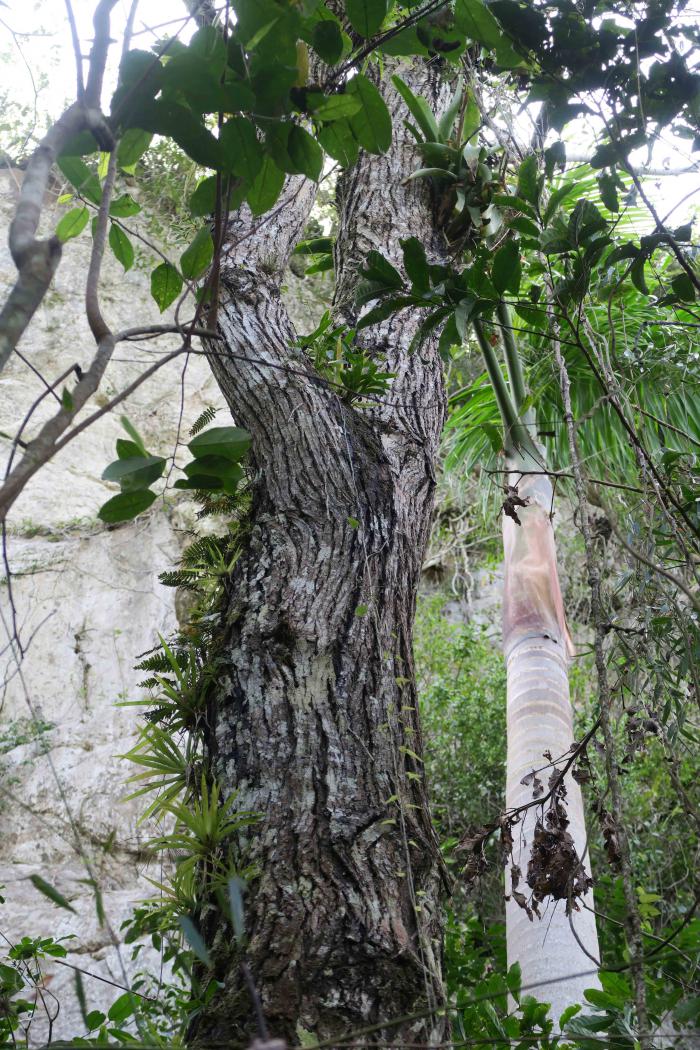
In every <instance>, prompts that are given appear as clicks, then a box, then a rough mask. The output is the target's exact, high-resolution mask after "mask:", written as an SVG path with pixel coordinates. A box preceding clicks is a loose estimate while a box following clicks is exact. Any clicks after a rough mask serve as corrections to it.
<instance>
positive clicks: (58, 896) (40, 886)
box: [29, 875, 78, 915]
mask: <svg viewBox="0 0 700 1050" xmlns="http://www.w3.org/2000/svg"><path fill="white" fill-rule="evenodd" d="M29 881H30V882H31V883H32V884H33V885H34V887H35V888H36V889H37V890H38V891H39V893H43V894H44V896H45V897H48V898H49V900H50V901H53V903H54V904H57V905H58V907H59V908H65V909H66V911H72V912H73V914H74V915H77V914H78V913H77V912H76V910H75V908H74V907H73V905H72V904H69V903H68V901H67V900H66V898H65V897H64V896H63V894H62V893H59V892H58V890H57V889H56V888H55V887H54V886H50V885H49V883H48V882H46V880H45V879H42V877H41V875H30V876H29Z"/></svg>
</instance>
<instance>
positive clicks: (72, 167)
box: [56, 157, 102, 204]
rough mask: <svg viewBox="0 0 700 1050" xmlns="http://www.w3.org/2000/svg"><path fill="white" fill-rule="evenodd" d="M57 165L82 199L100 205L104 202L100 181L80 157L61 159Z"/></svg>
mask: <svg viewBox="0 0 700 1050" xmlns="http://www.w3.org/2000/svg"><path fill="white" fill-rule="evenodd" d="M56 163H57V164H58V166H59V168H60V169H61V171H62V172H63V174H64V175H65V177H66V178H67V179H68V181H69V182H70V184H71V185H72V186H74V187H75V189H76V190H77V191H78V193H79V194H80V195H81V196H82V197H87V199H88V200H89V201H91V202H92V203H93V204H99V203H100V201H101V200H102V189H101V187H100V180H99V179H98V178H97V175H95V173H94V172H92V171H90V169H89V168H88V166H87V164H86V163H85V161H82V160H81V159H80V157H59V158H58V160H57V162H56Z"/></svg>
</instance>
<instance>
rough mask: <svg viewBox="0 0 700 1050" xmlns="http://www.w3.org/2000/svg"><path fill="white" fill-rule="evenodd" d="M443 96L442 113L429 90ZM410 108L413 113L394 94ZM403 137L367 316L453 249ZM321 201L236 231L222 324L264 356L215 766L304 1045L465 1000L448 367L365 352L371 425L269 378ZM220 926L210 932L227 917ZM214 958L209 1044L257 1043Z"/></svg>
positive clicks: (286, 1006)
mask: <svg viewBox="0 0 700 1050" xmlns="http://www.w3.org/2000/svg"><path fill="white" fill-rule="evenodd" d="M423 80H424V83H423V85H422V86H423V90H424V93H425V82H426V74H425V72H423ZM390 90H391V89H389V91H390ZM391 104H392V106H393V107H398V104H399V103H398V101H397V97H396V96H395V95H394V94H393V92H392V97H391ZM395 129H396V130H395V136H396V137H397V139H398V142H396V143H395V145H394V146H393V147H392V149H391V151H390V153H389V154H388V155H387V156H386V157H384V158H376V157H368V156H363V157H361V159H360V161H359V162H358V165H357V168H356V170H354V171H353V172H352V173H351V174H349V175H348V176H347V177H346V178H345V179H344V181H343V185H342V189H341V193H340V196H341V207H340V215H339V222H340V228H341V232H340V235H339V238H338V243H339V252H340V253H342V259H339V260H338V266H337V273H338V294H339V296H340V297H341V298H343V297H344V300H343V312H344V314H345V316H346V317H347V318H348V319H349V320H351V319H352V317H353V308H352V306H351V300H350V280H351V271H350V267H351V266H353V267H354V266H355V265H356V263H357V260H358V259H359V257H360V255H362V254H363V253H364V251H365V250H366V247H367V245H369V246H374V247H378V248H380V249H381V250H382V251H384V252H385V254H387V255H389V256H390V257H393V258H394V260H395V261H398V260H397V252H398V249H399V244H398V240H399V238H400V237H406V236H410V235H411V234H415V235H417V236H420V237H425V239H426V241H428V242H429V241H430V237H431V234H432V209H431V204H430V200H429V198H428V196H427V193H426V191H425V190H424V189H422V188H421V187H420V186H418V185H416V184H415V183H412V184H409V185H408V186H402V185H401V180H402V178H403V177H404V176H405V175H406V174H407V171H408V170H410V168H407V167H406V164H407V163H408V162H409V160H408V158H409V152H408V150H407V148H406V146H405V144H404V142H403V141H402V138H401V136H402V128H401V124H400V122H399V123H398V125H395ZM410 163H411V164H412V165H413V166H415V158H413V157H412V158H411V160H410ZM313 194H314V187H311V186H309V184H308V183H305V182H303V181H302V180H294V179H292V180H290V181H289V183H288V185H287V187H286V188H285V196H284V199H283V201H282V203H281V206H280V207H278V209H277V211H276V212H275V213H273V214H272V216H269V217H268V216H266V217H263V219H258V220H253V219H252V218H251V216H250V215H249V214H248V215H240V216H238V217H236V218H235V219H234V222H233V224H232V227H231V231H230V243H229V244H228V245H227V259H226V263H225V265H224V266H223V267H222V301H221V307H220V311H219V325H220V330H221V332H222V334H223V335H224V336H225V339H226V345H227V347H228V348H229V350H230V351H231V352H232V353H235V354H236V355H238V356H243V357H249V358H250V359H251V360H250V361H240V360H238V359H237V360H233V359H232V358H229V357H226V356H225V355H219V354H216V355H214V356H213V357H212V367H213V369H214V372H215V374H216V376H217V378H218V380H219V383H220V385H221V387H222V390H223V392H224V394H225V396H226V398H227V401H228V403H229V405H230V407H231V410H232V413H233V415H234V418H235V419H236V421H237V422H238V423H239V424H241V425H242V426H245V427H247V428H248V429H249V430H250V432H251V434H252V437H253V445H252V455H253V460H254V471H255V479H254V502H253V512H252V527H251V533H250V537H249V540H248V541H247V545H246V547H245V550H244V551H243V553H242V555H241V557H240V559H239V561H238V563H237V566H236V569H235V572H234V576H233V578H232V581H231V588H230V604H229V607H228V611H227V615H226V637H225V641H224V645H223V663H222V677H221V683H220V689H219V691H218V696H217V698H216V702H215V704H214V705H213V707H212V711H211V716H210V724H211V736H210V750H211V759H212V766H213V769H214V772H215V775H216V777H217V779H218V781H219V783H220V784H221V785H222V787H223V788H224V790H225V791H226V792H227V793H230V792H233V791H237V792H238V798H239V802H240V806H241V808H243V809H247V810H253V811H255V812H256V813H257V814H259V822H258V823H257V824H256V825H255V826H254V827H253V828H252V829H251V830H250V832H249V834H248V841H247V843H245V844H243V847H244V849H243V853H244V857H245V860H246V861H247V862H248V863H253V864H256V865H257V867H258V869H259V872H260V874H259V876H258V877H257V878H256V879H255V880H254V881H253V882H252V884H251V886H250V889H249V892H248V894H247V897H246V931H247V936H248V947H247V957H248V960H249V962H250V966H251V969H252V972H253V974H254V977H255V980H256V982H257V985H258V987H259V989H260V993H261V998H262V1005H263V1009H264V1012H265V1016H266V1018H267V1023H268V1026H269V1030H270V1033H271V1034H272V1035H274V1036H276V1037H284V1038H286V1039H288V1040H292V1041H295V1042H296V1041H298V1040H299V1037H300V1035H303V1033H305V1032H308V1033H311V1034H312V1035H313V1037H315V1038H317V1039H324V1038H329V1037H330V1038H333V1037H339V1036H340V1035H341V1034H342V1033H345V1032H350V1031H352V1029H353V1028H355V1027H358V1026H362V1025H366V1024H368V1023H370V1024H371V1023H374V1022H379V1021H382V1020H384V1019H386V1020H389V1019H391V1018H394V1017H398V1016H400V1015H402V1014H405V1013H408V1012H410V1011H415V1010H420V1009H421V1008H430V1007H433V1006H436V1005H439V1004H441V1003H442V1002H443V989H442V980H441V958H440V957H441V945H442V929H441V919H440V910H439V894H440V883H441V877H442V876H441V869H440V865H439V859H438V853H437V849H436V842H435V838H434V833H433V830H432V826H431V822H430V816H429V812H428V806H427V800H426V794H425V786H424V780H423V771H422V763H421V760H420V752H421V738H420V725H419V720H418V713H417V704H416V692H415V684H414V675H413V662H412V623H413V615H414V607H415V596H416V588H417V584H418V579H419V574H420V568H421V562H422V557H423V552H424V548H425V544H426V541H427V536H428V530H429V523H430V516H431V511H432V504H433V493H434V486H435V482H434V473H433V464H434V461H435V457H436V453H437V446H438V440H439V434H440V430H441V427H442V423H443V416H444V408H445V399H444V389H443V378H442V368H441V362H440V359H439V355H438V354H437V351H436V348H435V346H434V345H433V344H430V345H428V346H426V347H424V348H423V349H422V350H421V351H419V352H418V353H416V354H415V355H413V356H412V357H410V358H409V357H408V353H407V351H408V346H409V344H410V342H411V339H412V337H413V335H414V333H415V331H416V328H417V325H418V323H419V321H420V317H419V316H418V314H417V313H405V314H402V315H401V316H400V317H399V318H397V319H394V320H393V321H390V322H386V323H384V324H383V325H381V326H377V329H376V330H374V329H373V330H372V331H371V333H370V334H367V335H366V336H365V337H364V339H363V345H364V346H365V347H366V348H369V349H371V350H373V351H376V352H382V353H386V354H387V362H388V367H389V369H390V370H392V371H394V372H396V373H397V376H396V379H395V381H394V383H393V386H392V388H391V390H390V391H388V393H387V394H386V397H385V399H384V400H385V401H386V402H388V403H390V404H379V405H375V407H373V408H371V409H368V408H366V407H360V406H357V407H355V406H352V405H350V404H348V403H347V402H346V401H344V400H342V399H341V398H340V397H339V396H338V393H337V392H336V391H335V390H333V389H331V388H329V387H327V386H324V385H323V384H320V383H315V382H313V381H310V380H309V379H308V378H305V377H304V376H300V375H298V374H293V373H291V372H290V371H285V370H284V368H280V367H274V368H273V367H270V366H271V365H277V366H279V365H287V366H290V367H292V368H294V369H303V370H305V371H309V370H310V368H311V366H310V364H309V360H308V358H306V357H305V356H304V355H303V353H302V352H301V351H299V350H297V349H294V348H293V347H292V343H293V340H294V338H295V333H294V331H293V328H292V326H291V324H290V321H289V319H288V317H287V315H286V313H285V311H284V308H283V306H282V305H281V302H280V298H279V287H280V280H281V273H282V269H283V267H284V264H285V262H286V260H287V258H288V255H289V252H290V251H291V248H292V247H293V245H294V243H295V242H296V240H298V239H299V238H300V236H301V234H302V231H303V227H304V222H305V220H306V218H307V216H308V212H309V210H310V208H311V205H312V202H313ZM370 242H371V243H370ZM399 258H400V256H399ZM212 349H217V350H218V349H219V348H218V347H216V348H212ZM253 358H255V361H253V360H252V359H253ZM261 362H267V365H266V364H264V363H261ZM397 405H399V406H401V407H395V406H397ZM392 406H393V407H392ZM358 523H359V524H358ZM210 921H211V927H210V928H209V929H207V925H206V920H205V922H204V925H205V932H207V933H213V932H214V928H215V926H216V923H217V922H220V919H214V918H211V919H210ZM213 953H214V956H215V958H216V960H217V962H216V969H217V975H218V976H219V978H220V979H221V980H222V981H223V982H224V985H225V991H224V992H223V993H222V994H221V995H219V996H218V997H217V998H215V999H214V1001H213V1002H212V1003H211V1004H210V1005H209V1006H208V1007H207V1008H205V1009H204V1011H203V1013H202V1014H201V1015H200V1017H199V1018H198V1019H197V1021H196V1023H195V1025H194V1027H193V1032H192V1041H193V1042H194V1043H195V1044H197V1043H201V1044H204V1043H208V1042H212V1041H215V1040H218V1039H225V1040H227V1041H229V1042H230V1041H231V1040H232V1042H230V1045H242V1044H243V1043H244V1042H245V1041H246V1039H247V1037H248V1035H249V1034H250V1033H251V1031H252V1028H253V1025H252V1011H251V1004H250V1000H249V998H248V995H247V992H246V990H245V985H244V982H243V981H242V979H241V976H240V972H239V966H238V960H237V959H236V954H235V950H234V948H233V946H232V935H231V932H230V930H228V929H227V928H224V927H221V928H219V929H218V932H217V935H216V936H215V937H214V938H213ZM444 1032H445V1021H444V1019H443V1018H440V1017H437V1018H435V1017H428V1018H427V1019H426V1020H422V1021H417V1022H416V1021H414V1022H413V1023H412V1024H408V1023H406V1024H403V1025H399V1026H397V1027H391V1028H387V1030H386V1031H385V1032H384V1033H383V1037H384V1041H386V1039H389V1040H390V1041H391V1040H393V1039H395V1040H396V1041H397V1043H399V1042H405V1041H407V1040H408V1041H416V1040H417V1041H419V1042H421V1041H422V1042H431V1041H437V1040H439V1039H440V1038H441V1037H442V1036H444ZM376 1038H377V1039H381V1038H382V1034H381V1033H377V1036H376Z"/></svg>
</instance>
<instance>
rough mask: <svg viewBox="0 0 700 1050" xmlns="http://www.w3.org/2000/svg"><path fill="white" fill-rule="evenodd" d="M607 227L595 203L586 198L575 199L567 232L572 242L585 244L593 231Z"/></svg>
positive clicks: (596, 231)
mask: <svg viewBox="0 0 700 1050" xmlns="http://www.w3.org/2000/svg"><path fill="white" fill-rule="evenodd" d="M607 228H608V224H607V222H606V221H605V219H604V218H603V216H602V215H601V214H600V212H599V211H598V209H597V208H596V206H595V204H593V203H592V202H591V201H588V200H580V201H577V203H576V207H575V208H574V210H573V211H572V213H571V215H570V216H569V227H568V234H569V238H570V240H571V242H572V243H573V244H575V245H577V246H578V245H581V244H585V243H586V241H587V240H588V239H589V238H590V237H591V236H592V235H593V234H594V233H598V232H600V231H601V230H607Z"/></svg>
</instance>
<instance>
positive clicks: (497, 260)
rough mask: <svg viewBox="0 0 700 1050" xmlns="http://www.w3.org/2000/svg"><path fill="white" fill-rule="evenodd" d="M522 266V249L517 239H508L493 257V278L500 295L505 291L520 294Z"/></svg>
mask: <svg viewBox="0 0 700 1050" xmlns="http://www.w3.org/2000/svg"><path fill="white" fill-rule="evenodd" d="M521 272H522V267H521V263H520V250H519V248H518V245H517V244H516V243H515V241H506V243H505V244H504V245H503V247H502V248H499V249H498V251H497V252H496V254H495V256H494V258H493V267H492V269H491V280H492V281H493V286H494V288H495V289H496V291H497V292H498V294H499V295H503V293H504V292H512V293H513V295H517V294H518V290H519V288H520V277H521Z"/></svg>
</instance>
